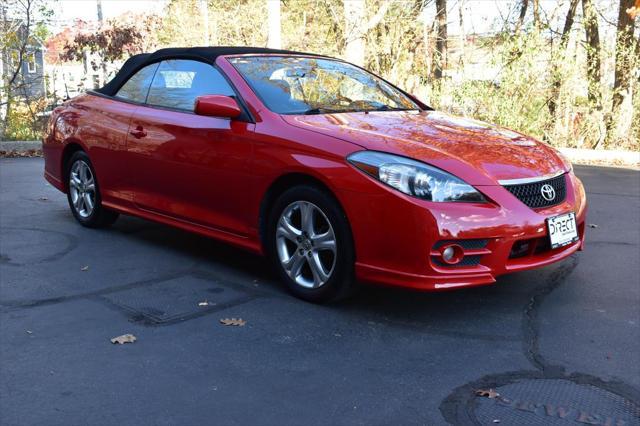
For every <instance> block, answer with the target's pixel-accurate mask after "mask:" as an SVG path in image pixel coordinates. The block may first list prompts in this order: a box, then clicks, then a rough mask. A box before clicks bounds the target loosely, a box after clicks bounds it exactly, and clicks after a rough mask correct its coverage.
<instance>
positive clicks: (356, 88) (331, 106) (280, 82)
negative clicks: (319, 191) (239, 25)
mask: <svg viewBox="0 0 640 426" xmlns="http://www.w3.org/2000/svg"><path fill="white" fill-rule="evenodd" d="M229 61H230V62H231V63H232V64H233V65H234V67H235V68H236V69H237V70H238V71H239V72H240V73H241V74H242V75H243V77H244V78H245V79H246V80H247V82H248V83H249V85H250V86H251V87H252V88H253V90H254V91H255V92H256V94H257V95H258V96H259V97H260V98H261V99H262V101H263V102H264V103H265V105H266V106H267V108H269V109H270V110H271V111H273V112H276V113H279V114H328V113H335V112H354V111H398V110H416V109H420V108H419V107H418V105H416V103H415V102H413V101H412V100H411V99H410V98H409V97H407V96H406V95H405V94H403V93H402V92H400V91H399V90H398V89H396V88H395V87H393V86H391V85H390V84H388V83H386V82H384V81H383V80H381V79H379V78H378V77H376V76H374V75H372V74H369V73H368V72H366V71H364V70H362V69H360V68H358V67H356V66H353V65H351V64H348V63H346V62H341V61H337V60H331V59H320V58H308V57H294V56H249V57H247V56H243V57H237V58H230V59H229Z"/></svg>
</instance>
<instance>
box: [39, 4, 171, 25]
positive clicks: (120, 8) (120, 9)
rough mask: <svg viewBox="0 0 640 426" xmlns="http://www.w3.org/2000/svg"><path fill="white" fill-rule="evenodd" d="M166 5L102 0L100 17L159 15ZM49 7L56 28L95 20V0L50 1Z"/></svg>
mask: <svg viewBox="0 0 640 426" xmlns="http://www.w3.org/2000/svg"><path fill="white" fill-rule="evenodd" d="M166 3H167V1H166V0H102V15H103V16H104V19H110V18H115V17H116V16H118V15H121V14H123V13H125V12H134V13H143V12H147V13H160V12H162V9H163V8H164V6H165V4H166ZM50 7H51V8H52V9H53V11H54V13H55V17H54V20H53V25H54V26H55V27H57V28H61V27H64V26H66V25H70V24H72V23H73V21H75V20H76V19H82V20H84V21H94V20H97V10H98V9H97V2H96V0H52V1H51V2H50ZM65 24H66V25H65Z"/></svg>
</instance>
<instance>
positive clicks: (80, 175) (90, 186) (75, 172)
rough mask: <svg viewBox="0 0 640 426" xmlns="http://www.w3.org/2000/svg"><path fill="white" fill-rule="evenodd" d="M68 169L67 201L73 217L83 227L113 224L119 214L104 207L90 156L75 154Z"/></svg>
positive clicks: (80, 152)
mask: <svg viewBox="0 0 640 426" xmlns="http://www.w3.org/2000/svg"><path fill="white" fill-rule="evenodd" d="M68 164H69V167H68V168H67V170H68V172H67V182H68V183H69V186H68V188H69V190H68V191H67V200H68V201H69V207H70V208H71V212H72V213H73V216H74V217H75V218H76V220H77V221H78V222H80V224H81V225H83V226H87V227H89V228H100V227H105V226H109V225H111V224H113V222H115V221H116V219H117V218H118V213H116V212H114V211H111V210H107V209H105V208H104V207H103V206H102V198H101V197H100V188H99V186H98V181H97V178H96V173H95V170H94V169H93V166H92V165H91V161H90V160H89V156H88V155H87V154H86V153H85V152H84V151H77V152H75V153H74V154H73V155H72V156H71V158H70V159H69V163H68Z"/></svg>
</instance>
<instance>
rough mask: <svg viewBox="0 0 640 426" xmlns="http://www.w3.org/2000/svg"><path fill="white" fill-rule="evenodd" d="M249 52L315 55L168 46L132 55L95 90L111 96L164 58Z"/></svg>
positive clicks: (213, 57) (210, 60)
mask: <svg viewBox="0 0 640 426" xmlns="http://www.w3.org/2000/svg"><path fill="white" fill-rule="evenodd" d="M250 53H257V54H261V53H276V54H286V55H291V54H294V55H311V56H322V55H315V54H313V53H303V52H294V51H291V50H277V49H267V48H264V47H234V46H211V47H170V48H167V49H160V50H156V51H155V52H153V53H141V54H139V55H133V56H132V57H130V58H129V59H127V61H126V62H125V63H124V64H123V65H122V68H120V71H118V73H117V74H116V75H115V76H114V77H113V79H111V81H109V82H108V83H107V84H105V85H104V86H103V87H101V88H100V89H96V90H95V91H96V92H98V93H102V94H103V95H107V96H113V95H115V94H116V92H117V91H118V90H119V89H120V87H122V85H123V84H124V83H125V82H126V81H127V80H128V79H129V77H131V76H132V75H133V74H135V73H136V72H138V70H139V69H141V68H143V67H145V66H147V65H149V64H153V63H154V62H158V61H162V60H165V59H196V60H199V61H203V62H208V63H211V64H213V63H214V62H215V60H216V58H217V57H218V56H222V55H242V54H250Z"/></svg>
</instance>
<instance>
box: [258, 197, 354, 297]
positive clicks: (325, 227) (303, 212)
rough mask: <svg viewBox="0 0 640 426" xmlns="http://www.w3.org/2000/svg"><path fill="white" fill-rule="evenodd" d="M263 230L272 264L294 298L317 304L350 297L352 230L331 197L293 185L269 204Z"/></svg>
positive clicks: (351, 286)
mask: <svg viewBox="0 0 640 426" xmlns="http://www.w3.org/2000/svg"><path fill="white" fill-rule="evenodd" d="M268 227H269V228H268V230H269V232H268V236H267V238H268V244H269V247H270V250H269V252H270V257H271V261H272V263H273V264H274V266H275V268H276V270H277V272H278V274H279V275H280V276H281V278H282V280H283V281H284V282H285V283H286V284H287V287H288V288H289V290H290V291H291V292H292V293H293V294H294V295H296V296H297V297H300V298H301V299H304V300H308V301H311V302H316V303H321V302H328V301H333V300H337V299H341V298H344V297H346V296H348V295H349V294H350V293H351V290H352V288H353V283H354V279H353V263H354V257H355V256H354V250H353V242H352V238H351V231H350V228H349V224H348V221H347V218H346V216H345V215H344V213H343V212H342V209H341V208H340V206H339V205H338V203H337V201H335V199H334V198H333V197H331V196H330V195H328V194H327V193H325V192H324V191H321V190H319V189H317V188H315V187H313V186H307V185H301V186H296V187H293V188H291V189H289V190H287V191H285V192H284V193H283V194H282V195H281V196H280V197H278V199H277V200H276V202H275V203H274V205H273V208H272V210H271V215H270V218H269V222H268Z"/></svg>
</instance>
